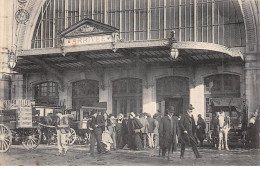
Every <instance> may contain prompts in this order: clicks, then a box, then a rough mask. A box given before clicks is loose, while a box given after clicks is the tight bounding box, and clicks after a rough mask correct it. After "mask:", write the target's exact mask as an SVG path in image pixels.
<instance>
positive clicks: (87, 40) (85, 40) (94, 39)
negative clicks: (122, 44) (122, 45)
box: [64, 35, 113, 47]
mask: <svg viewBox="0 0 260 169" xmlns="http://www.w3.org/2000/svg"><path fill="white" fill-rule="evenodd" d="M109 42H113V37H112V35H99V36H89V37H79V38H71V39H64V46H72V47H75V46H78V45H86V44H99V43H109Z"/></svg>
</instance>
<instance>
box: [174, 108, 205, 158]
mask: <svg viewBox="0 0 260 169" xmlns="http://www.w3.org/2000/svg"><path fill="white" fill-rule="evenodd" d="M193 109H194V108H193V106H192V105H191V104H190V105H189V107H188V109H187V112H185V113H184V114H183V115H182V116H181V120H180V121H179V127H180V130H181V156H180V158H184V152H185V147H186V145H188V144H190V145H191V147H192V150H193V152H194V154H195V156H196V158H201V156H200V154H199V151H198V149H197V142H196V139H195V137H194V134H195V131H196V126H195V121H194V118H193V116H192V114H191V113H192V110H193Z"/></svg>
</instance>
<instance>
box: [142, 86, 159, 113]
mask: <svg viewBox="0 0 260 169" xmlns="http://www.w3.org/2000/svg"><path fill="white" fill-rule="evenodd" d="M154 96H155V85H150V86H149V85H148V87H146V86H144V87H143V112H146V113H150V114H151V115H152V116H153V115H154V114H155V113H156V97H154Z"/></svg>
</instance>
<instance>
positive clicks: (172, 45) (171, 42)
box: [169, 30, 179, 59]
mask: <svg viewBox="0 0 260 169" xmlns="http://www.w3.org/2000/svg"><path fill="white" fill-rule="evenodd" d="M176 43H177V41H176V39H175V31H174V30H172V31H171V34H170V38H169V45H170V48H171V58H173V59H177V58H178V56H179V50H178V49H177V48H175V44H176Z"/></svg>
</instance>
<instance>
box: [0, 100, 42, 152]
mask: <svg viewBox="0 0 260 169" xmlns="http://www.w3.org/2000/svg"><path fill="white" fill-rule="evenodd" d="M9 102H10V103H11V101H9ZM9 102H8V101H5V102H4V103H5V105H6V104H10V103H9ZM25 102H27V104H24V105H22V106H21V105H20V106H19V107H10V106H7V107H5V108H2V109H1V110H0V152H6V151H8V150H9V148H10V146H11V144H12V142H15V143H21V144H22V145H23V146H24V147H25V148H26V149H27V150H31V149H35V148H37V146H38V145H39V144H40V140H41V130H40V127H39V126H38V122H39V112H38V111H37V110H36V109H35V108H34V107H33V106H31V105H30V104H28V101H25Z"/></svg>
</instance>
